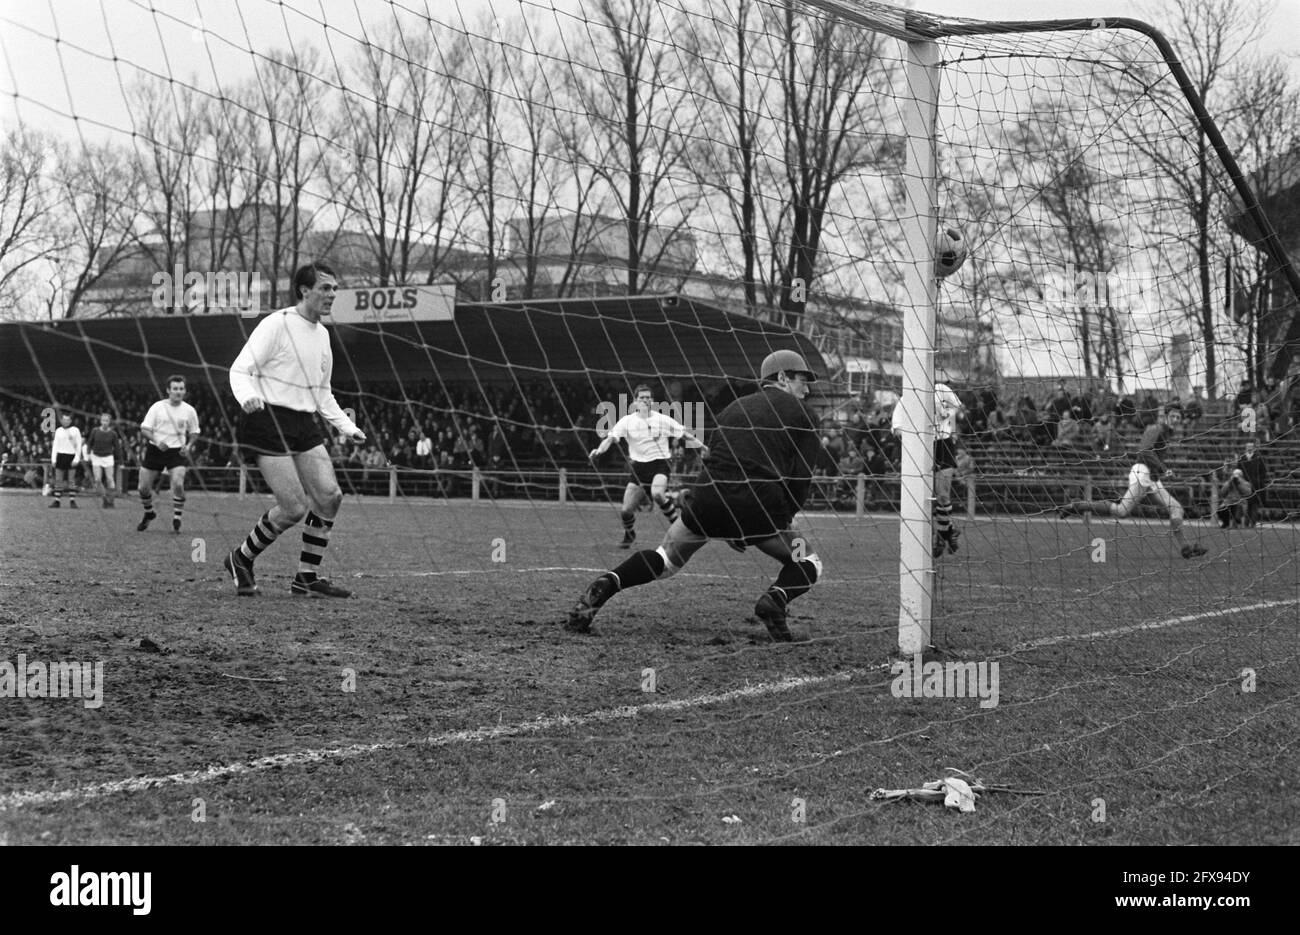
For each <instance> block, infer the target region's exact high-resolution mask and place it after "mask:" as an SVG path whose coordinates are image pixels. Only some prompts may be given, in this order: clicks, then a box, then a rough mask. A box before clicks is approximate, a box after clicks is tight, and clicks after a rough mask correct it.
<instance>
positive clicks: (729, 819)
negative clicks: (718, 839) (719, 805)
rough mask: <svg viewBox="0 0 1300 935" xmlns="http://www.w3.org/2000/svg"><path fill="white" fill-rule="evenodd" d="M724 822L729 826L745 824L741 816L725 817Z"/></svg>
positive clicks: (723, 817)
mask: <svg viewBox="0 0 1300 935" xmlns="http://www.w3.org/2000/svg"><path fill="white" fill-rule="evenodd" d="M722 821H723V824H728V825H739V824H743V823H744V822H743V821H742V820H741V818H740V816H739V815H723V816H722Z"/></svg>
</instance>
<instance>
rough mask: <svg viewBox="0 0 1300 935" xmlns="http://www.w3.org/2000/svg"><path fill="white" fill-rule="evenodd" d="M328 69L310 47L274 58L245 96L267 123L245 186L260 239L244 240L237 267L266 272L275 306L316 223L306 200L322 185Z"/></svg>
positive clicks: (262, 66) (259, 71)
mask: <svg viewBox="0 0 1300 935" xmlns="http://www.w3.org/2000/svg"><path fill="white" fill-rule="evenodd" d="M323 70H324V60H323V57H322V56H321V54H320V52H319V50H317V49H315V48H313V47H311V46H299V47H295V48H293V49H288V50H282V51H276V52H272V53H271V54H270V55H268V56H267V61H265V62H259V63H258V67H257V71H256V74H255V76H254V78H253V80H252V81H251V82H250V83H249V84H248V85H247V86H246V87H245V88H244V89H243V92H242V97H243V98H244V99H245V100H246V101H247V102H248V104H249V106H250V108H255V110H256V111H257V113H258V114H259V116H260V118H261V120H262V122H263V125H262V126H261V127H260V128H259V129H258V133H257V137H256V139H257V145H256V148H255V150H254V153H253V155H252V161H251V162H250V164H249V165H248V167H247V169H248V176H249V178H248V180H247V181H246V182H245V184H244V190H245V191H246V192H247V193H248V194H249V197H250V198H251V199H252V201H253V204H252V219H251V220H252V224H251V226H252V229H253V230H254V231H256V232H257V240H256V241H255V243H253V244H251V245H247V244H245V243H243V241H242V240H241V242H240V243H239V244H238V246H239V249H240V262H241V264H244V266H243V268H245V269H249V268H253V267H251V266H250V265H248V264H252V263H256V264H258V267H257V268H260V269H263V270H265V271H266V272H267V274H268V275H269V279H270V281H271V294H270V296H269V300H270V302H271V303H272V305H276V304H278V303H279V300H280V295H279V280H280V279H281V278H285V279H288V278H289V277H290V276H291V275H292V274H293V271H294V270H295V269H297V268H298V266H300V265H301V262H302V260H303V259H304V257H303V255H302V251H303V246H304V240H305V238H306V236H307V234H308V233H309V232H310V230H311V227H312V224H311V218H310V216H309V215H308V214H307V213H306V212H305V211H304V207H303V202H304V201H305V200H306V199H307V198H308V197H309V196H310V195H311V194H312V193H313V190H314V189H317V188H318V187H321V186H323V184H324V181H325V176H324V165H325V147H324V145H323V139H322V138H323V135H324V134H325V133H327V132H328V123H329V121H328V119H327V113H328V110H327V107H328V96H327V90H326V85H325V83H324V82H323V81H321V80H320V79H319V77H318V76H319V75H320V74H321V73H322V72H323ZM263 237H264V238H265V242H264V243H263V242H262V238H263ZM250 246H251V249H249V247H250Z"/></svg>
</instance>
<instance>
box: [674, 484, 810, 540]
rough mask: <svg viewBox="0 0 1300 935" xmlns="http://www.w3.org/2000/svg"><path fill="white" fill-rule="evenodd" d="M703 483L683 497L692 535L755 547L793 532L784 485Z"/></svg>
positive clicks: (790, 510) (684, 514)
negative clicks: (784, 533) (790, 531)
mask: <svg viewBox="0 0 1300 935" xmlns="http://www.w3.org/2000/svg"><path fill="white" fill-rule="evenodd" d="M701 479H702V481H703V482H702V483H699V484H696V485H695V486H694V487H692V488H691V489H690V490H689V491H687V492H686V493H685V494H684V496H683V497H682V522H683V523H685V524H686V528H687V529H689V530H690V531H691V532H693V533H696V534H697V535H701V536H708V537H709V538H710V539H731V540H740V541H742V542H744V543H745V545H755V544H757V543H759V542H762V541H763V540H764V539H771V538H772V537H773V536H775V535H777V534H778V533H780V532H783V531H784V530H787V529H789V528H790V521H791V520H793V519H794V509H793V508H792V506H791V503H790V498H789V496H788V495H787V494H786V491H785V486H784V485H783V484H780V483H776V482H772V481H753V482H751V481H746V480H727V479H720V478H707V475H704V476H702V478H701Z"/></svg>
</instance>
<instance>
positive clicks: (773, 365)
mask: <svg viewBox="0 0 1300 935" xmlns="http://www.w3.org/2000/svg"><path fill="white" fill-rule="evenodd" d="M786 371H791V372H793V373H802V374H803V375H804V376H805V377H807V379H808V382H809V383H815V382H817V375H816V374H815V373H813V372H812V370H810V369H809V368H808V362H807V361H806V360H804V359H803V356H802V355H801V354H798V353H796V352H795V351H773V352H772V353H770V354H768V355H767V356H766V357H764V358H763V366H762V367H760V368H759V371H758V375H759V376H760V377H761V378H762V379H764V380H775V379H776V377H777V374H780V373H785V372H786Z"/></svg>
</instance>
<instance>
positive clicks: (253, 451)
mask: <svg viewBox="0 0 1300 935" xmlns="http://www.w3.org/2000/svg"><path fill="white" fill-rule="evenodd" d="M235 441H236V442H237V443H238V444H239V451H240V453H241V454H242V455H243V456H244V457H245V458H246V459H248V460H249V461H256V460H257V457H258V455H293V454H302V453H303V452H304V451H311V450H312V449H313V448H315V447H316V446H317V445H324V444H325V435H324V433H323V432H321V430H320V422H318V421H317V419H316V413H314V412H299V411H298V410H297V409H285V408H284V407H283V406H271V405H266V406H263V407H262V408H261V409H259V410H258V411H257V412H246V413H244V414H243V415H242V416H241V417H240V420H239V426H238V428H237V430H236V434H235Z"/></svg>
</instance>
